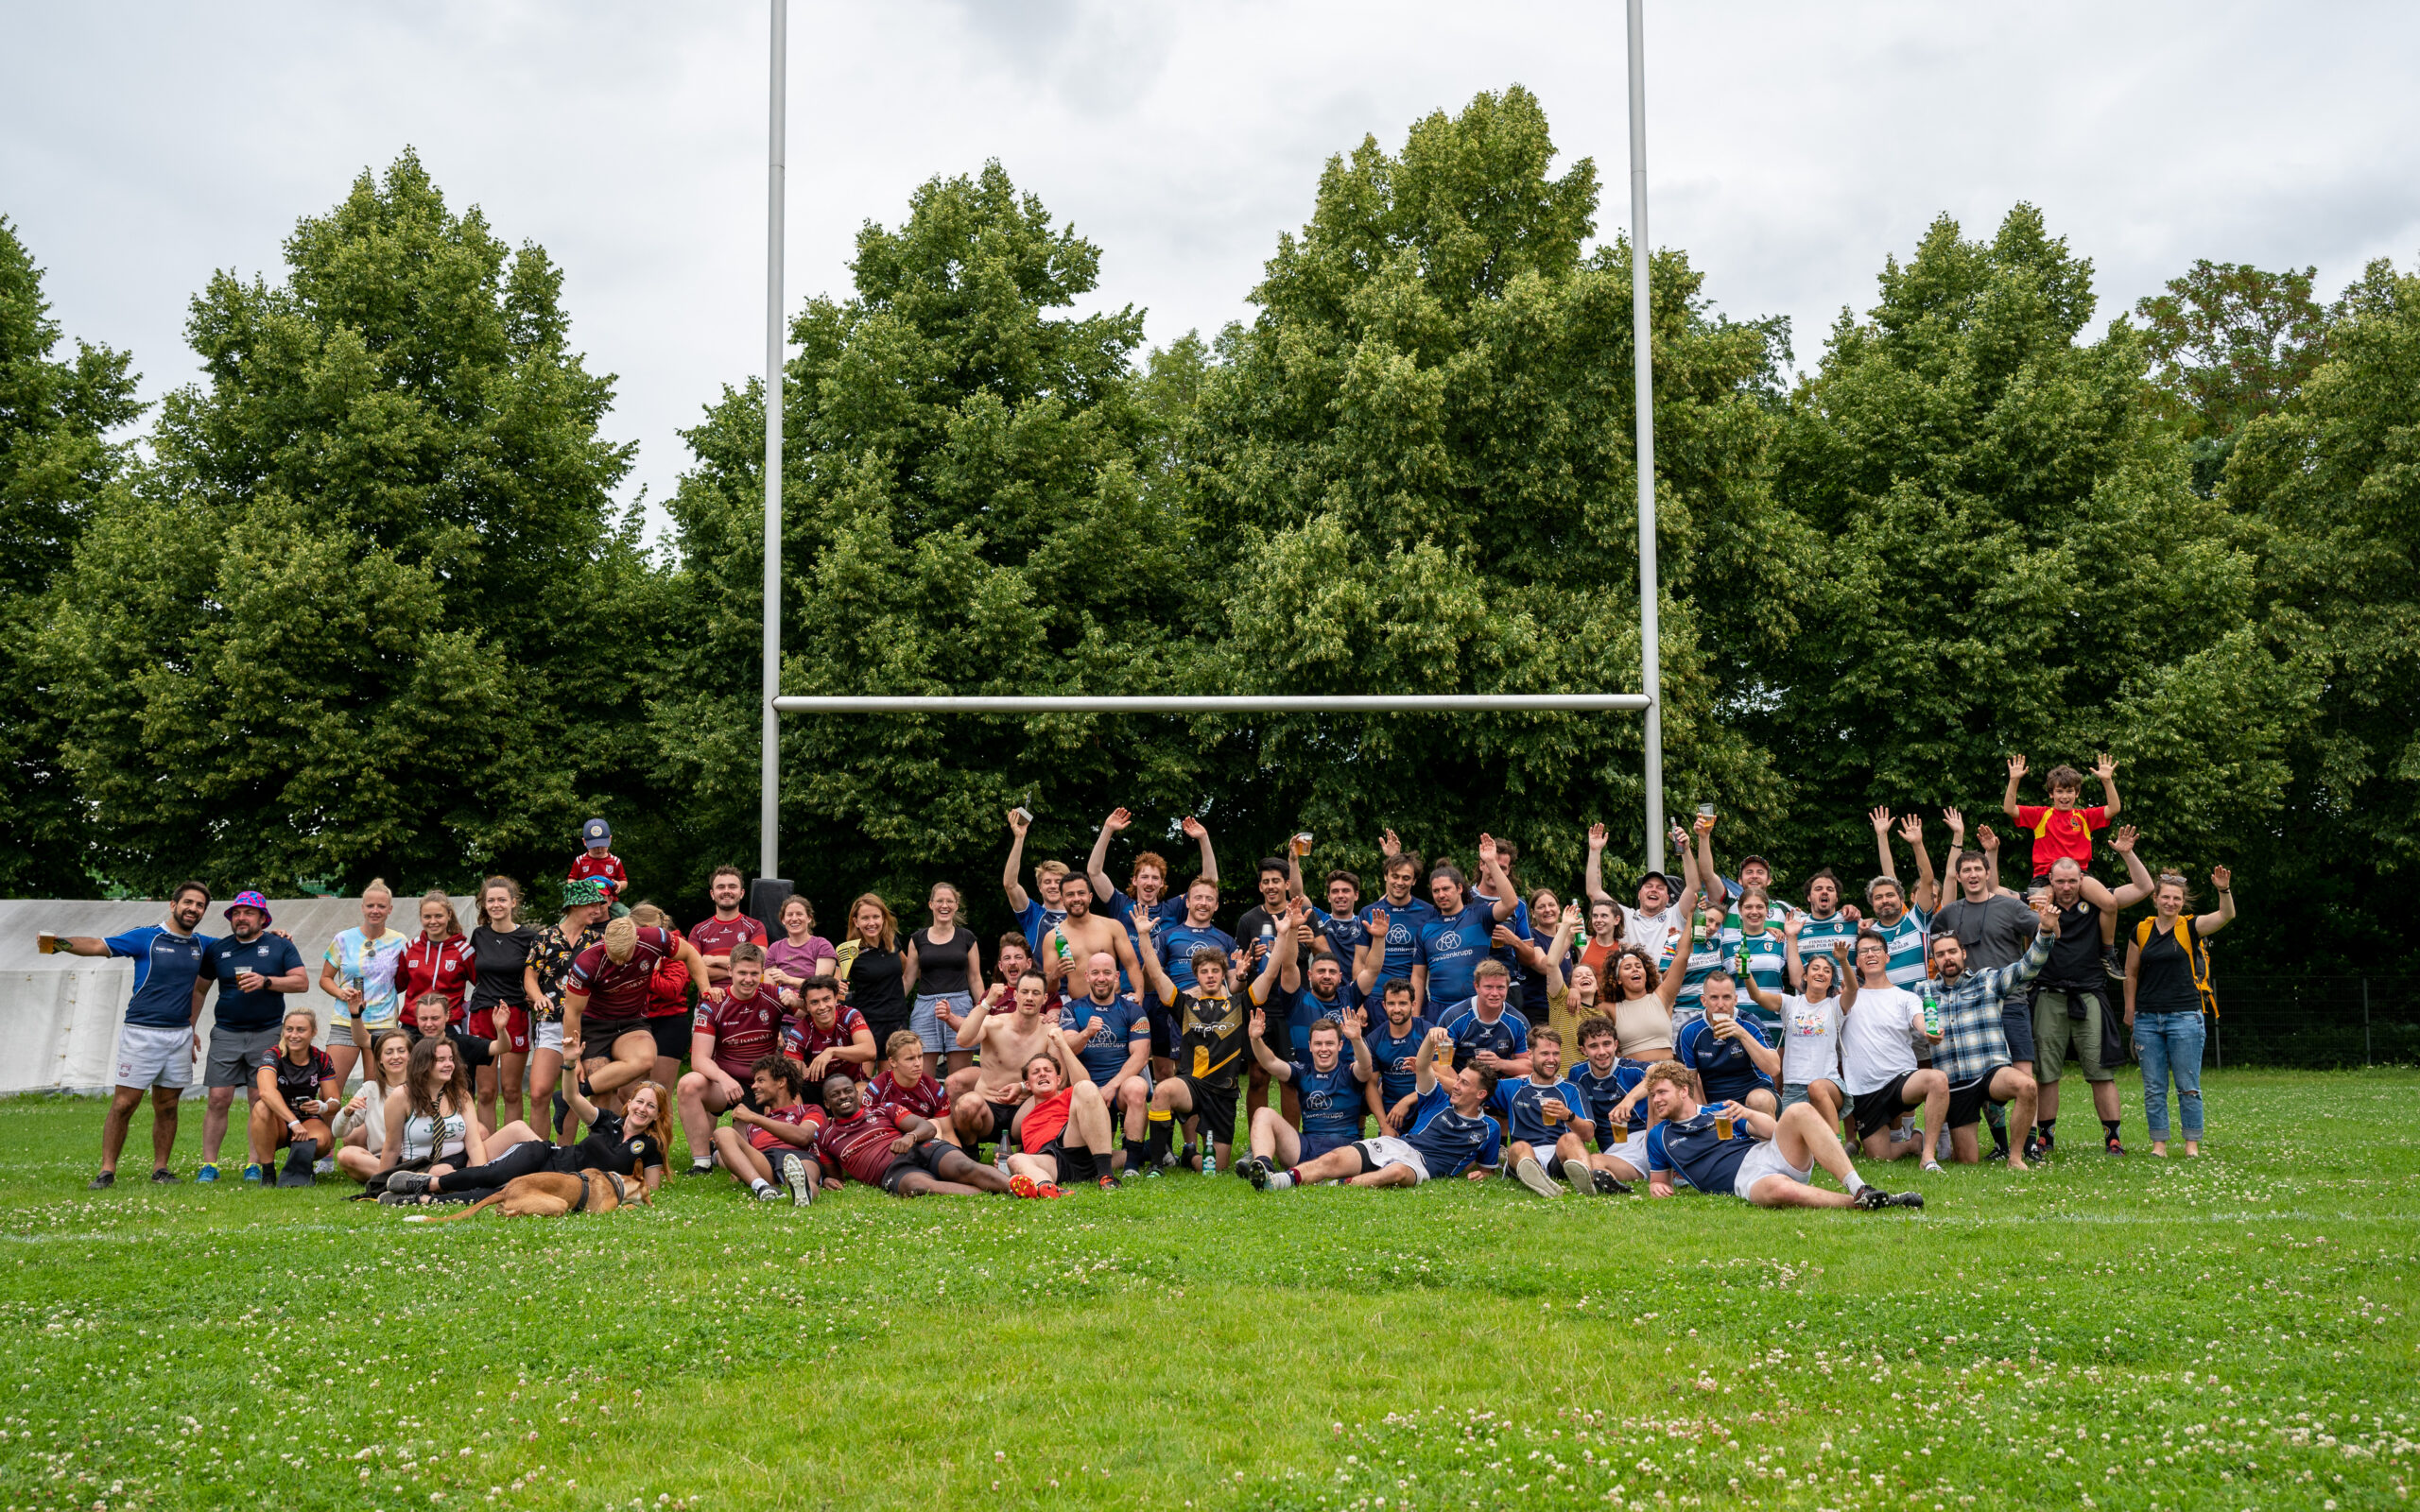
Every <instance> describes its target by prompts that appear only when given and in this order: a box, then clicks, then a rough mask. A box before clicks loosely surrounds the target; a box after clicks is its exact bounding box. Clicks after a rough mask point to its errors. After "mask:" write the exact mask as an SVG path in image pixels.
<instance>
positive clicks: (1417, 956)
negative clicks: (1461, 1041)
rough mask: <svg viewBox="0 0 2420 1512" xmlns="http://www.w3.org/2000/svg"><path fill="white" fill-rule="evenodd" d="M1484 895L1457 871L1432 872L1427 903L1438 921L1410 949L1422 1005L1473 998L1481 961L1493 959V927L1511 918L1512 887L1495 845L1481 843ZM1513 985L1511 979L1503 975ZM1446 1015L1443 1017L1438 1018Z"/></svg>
mask: <svg viewBox="0 0 2420 1512" xmlns="http://www.w3.org/2000/svg"><path fill="white" fill-rule="evenodd" d="M1478 871H1479V885H1480V889H1481V890H1480V891H1479V892H1478V893H1477V894H1474V893H1473V892H1472V891H1471V890H1470V885H1469V884H1468V882H1467V881H1465V879H1464V878H1463V876H1462V873H1461V870H1460V868H1455V867H1450V866H1447V867H1439V868H1437V869H1436V870H1434V871H1431V872H1430V873H1429V874H1428V899H1429V902H1431V903H1433V904H1435V905H1436V909H1437V917H1436V918H1435V919H1430V920H1429V921H1428V922H1427V923H1426V924H1424V925H1422V926H1421V930H1420V938H1419V941H1418V943H1417V944H1416V945H1415V946H1414V948H1413V951H1412V966H1411V989H1412V991H1413V992H1414V993H1416V994H1418V995H1419V997H1420V1000H1421V1001H1422V1002H1423V1003H1427V1004H1432V1005H1434V1004H1446V1003H1460V1002H1462V1001H1463V1000H1464V999H1466V998H1468V997H1470V996H1471V995H1472V988H1471V982H1472V978H1473V976H1474V974H1475V973H1476V972H1477V971H1478V963H1479V962H1481V961H1484V960H1487V959H1489V958H1490V956H1489V953H1490V952H1491V951H1492V950H1493V949H1494V948H1495V946H1494V941H1493V939H1492V938H1491V936H1493V935H1494V934H1495V926H1496V925H1497V924H1498V923H1500V922H1502V921H1503V920H1505V919H1510V918H1512V917H1513V884H1512V883H1511V882H1509V881H1507V880H1506V879H1505V876H1504V872H1503V870H1502V869H1501V868H1499V867H1498V866H1497V864H1496V856H1495V840H1494V839H1492V838H1490V837H1489V836H1487V835H1480V836H1479V840H1478ZM1505 984H1506V987H1507V988H1508V989H1509V988H1510V987H1511V984H1512V977H1511V974H1510V973H1509V972H1508V973H1507V975H1506V977H1505ZM1436 1016H1440V1017H1442V1013H1440V1014H1438V1015H1436Z"/></svg>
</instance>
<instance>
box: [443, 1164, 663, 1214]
mask: <svg viewBox="0 0 2420 1512" xmlns="http://www.w3.org/2000/svg"><path fill="white" fill-rule="evenodd" d="M634 1194H635V1196H636V1197H637V1199H638V1200H639V1201H640V1202H643V1203H648V1202H649V1199H648V1194H647V1183H646V1182H645V1181H643V1180H641V1179H639V1178H638V1177H620V1176H616V1175H614V1173H613V1172H611V1171H572V1172H564V1171H533V1172H531V1173H530V1174H529V1175H527V1176H516V1177H513V1178H512V1179H511V1180H510V1181H508V1182H506V1183H505V1184H504V1188H503V1190H502V1191H499V1192H492V1193H490V1194H487V1195H486V1196H484V1197H481V1198H480V1199H479V1200H478V1201H476V1202H474V1203H472V1204H471V1205H470V1206H469V1207H467V1208H464V1209H463V1210H462V1211H459V1212H449V1213H446V1214H445V1215H444V1216H442V1217H439V1216H437V1215H436V1214H434V1213H426V1212H415V1213H413V1214H412V1215H410V1216H409V1217H407V1218H406V1219H405V1220H404V1222H406V1223H458V1222H460V1221H461V1220H462V1219H464V1218H467V1217H469V1216H470V1215H471V1214H473V1213H475V1212H476V1211H479V1210H480V1209H481V1208H487V1207H494V1206H497V1205H499V1204H500V1205H502V1207H503V1209H504V1211H505V1215H506V1216H507V1217H510V1218H562V1217H567V1216H569V1215H570V1214H572V1213H575V1212H611V1211H614V1209H615V1208H619V1207H625V1206H627V1205H628V1204H629V1203H630V1201H631V1197H632V1196H633V1195H634ZM649 1205H650V1206H652V1204H651V1203H649Z"/></svg>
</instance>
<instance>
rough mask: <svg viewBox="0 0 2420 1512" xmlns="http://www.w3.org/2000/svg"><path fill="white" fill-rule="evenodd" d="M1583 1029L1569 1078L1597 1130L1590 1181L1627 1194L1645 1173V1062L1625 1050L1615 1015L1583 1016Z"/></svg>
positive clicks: (1605, 1192)
mask: <svg viewBox="0 0 2420 1512" xmlns="http://www.w3.org/2000/svg"><path fill="white" fill-rule="evenodd" d="M1625 954H1627V951H1625ZM1579 1034H1580V1050H1581V1055H1582V1060H1581V1062H1580V1064H1579V1065H1577V1066H1574V1067H1572V1068H1571V1077H1570V1080H1571V1084H1572V1085H1573V1086H1574V1087H1577V1088H1579V1089H1580V1097H1581V1100H1582V1103H1583V1104H1584V1105H1585V1106H1586V1110H1587V1114H1588V1122H1589V1124H1590V1125H1591V1126H1592V1127H1593V1128H1594V1129H1595V1131H1596V1143H1597V1148H1596V1150H1595V1151H1594V1152H1592V1153H1591V1154H1590V1155H1589V1157H1588V1167H1589V1169H1590V1170H1591V1171H1592V1172H1594V1173H1595V1174H1594V1175H1592V1176H1591V1177H1589V1178H1588V1181H1589V1185H1590V1186H1591V1187H1592V1188H1594V1189H1595V1190H1596V1191H1597V1192H1598V1193H1599V1194H1603V1195H1605V1196H1626V1195H1628V1194H1629V1193H1630V1188H1631V1183H1632V1182H1634V1181H1643V1180H1645V1179H1646V1178H1647V1107H1646V1103H1645V1101H1644V1097H1643V1094H1639V1091H1638V1090H1639V1088H1641V1087H1642V1086H1644V1085H1646V1081H1647V1067H1646V1066H1645V1065H1642V1064H1640V1063H1639V1062H1638V1061H1636V1060H1634V1059H1632V1058H1631V1057H1628V1056H1625V1055H1623V1054H1622V1053H1621V1052H1622V1048H1623V1047H1622V1042H1621V1040H1619V1039H1618V1038H1616V1026H1615V1023H1614V1021H1613V1020H1611V1019H1608V1018H1605V1017H1603V1016H1602V1015H1599V1016H1598V1017H1596V1018H1592V1019H1582V1021H1580V1029H1579Z"/></svg>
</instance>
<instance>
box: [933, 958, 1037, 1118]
mask: <svg viewBox="0 0 2420 1512" xmlns="http://www.w3.org/2000/svg"><path fill="white" fill-rule="evenodd" d="M1011 992H1013V993H1014V994H1015V1007H1014V1009H1013V1011H1011V1012H1008V1013H1003V1012H1001V1011H1000V1008H1001V1007H1002V1006H1003V1001H1004V999H1006V998H1007V997H1008V995H1009V994H1010V993H1011ZM1049 1001H1050V987H1049V984H1048V983H1047V982H1046V980H1044V978H1043V975H1042V973H1041V972H1040V971H1035V970H1034V969H1033V968H1031V967H1027V968H1026V969H1025V970H1024V971H1020V972H1019V973H1018V974H1016V975H1015V976H1012V977H1008V978H1006V979H1005V980H1002V981H998V982H994V983H993V984H992V988H991V990H990V991H988V992H986V993H985V994H984V995H983V999H982V1001H981V1002H979V1003H977V1004H976V1005H975V1011H974V1012H973V1013H970V1014H968V1015H967V1016H966V1022H964V1023H963V1024H961V1025H959V1031H958V1046H959V1049H961V1050H979V1051H981V1052H982V1055H983V1060H982V1063H981V1064H980V1065H976V1066H969V1067H968V1068H966V1069H965V1070H964V1071H953V1072H951V1073H950V1074H949V1082H948V1084H947V1085H948V1091H949V1098H950V1128H951V1133H950V1137H951V1140H952V1143H956V1144H958V1145H959V1147H960V1148H962V1149H967V1150H973V1149H976V1148H978V1147H979V1146H980V1145H981V1144H982V1143H983V1142H984V1141H985V1140H996V1141H998V1142H999V1143H1000V1146H1001V1147H1002V1148H1003V1149H1005V1148H1007V1147H1008V1143H1009V1140H1010V1131H1011V1129H1012V1128H1013V1127H1014V1126H1015V1125H1016V1118H1017V1106H1018V1105H1019V1104H1020V1103H1023V1102H1024V1101H1025V1095H1026V1093H1025V1081H1024V1078H1023V1077H1022V1076H1021V1075H1020V1074H1019V1072H1020V1070H1021V1068H1023V1067H1025V1066H1029V1065H1031V1064H1032V1063H1033V1057H1036V1056H1043V1055H1048V1054H1049V1053H1050V1037H1051V1036H1052V1035H1053V1034H1055V1033H1057V1032H1058V1020H1057V1019H1056V1018H1051V1019H1045V1018H1044V1017H1043V1016H1042V1010H1043V1007H1044V1005H1046V1004H1047V1003H1048V1002H1049Z"/></svg>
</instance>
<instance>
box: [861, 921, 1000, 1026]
mask: <svg viewBox="0 0 2420 1512" xmlns="http://www.w3.org/2000/svg"><path fill="white" fill-rule="evenodd" d="M915 944H916V993H917V995H918V996H919V997H934V998H939V997H947V996H948V995H949V994H951V993H953V992H964V991H966V990H967V989H968V985H969V984H968V981H967V971H968V968H969V967H970V966H971V965H972V964H973V961H972V956H973V954H974V951H975V936H973V935H972V934H969V933H968V932H967V931H966V930H965V929H964V928H962V927H961V928H959V929H956V930H953V931H952V932H951V934H950V936H949V943H948V944H946V945H936V944H934V943H933V932H932V931H931V930H929V929H920V930H918V931H916V939H915ZM849 978H850V980H851V981H855V980H856V971H854V970H852V971H850V973H849ZM857 1011H858V1012H859V1013H863V1012H864V1011H865V1008H864V1007H863V1006H862V1005H860V1006H859V1007H858V1008H857Z"/></svg>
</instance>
